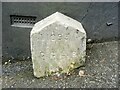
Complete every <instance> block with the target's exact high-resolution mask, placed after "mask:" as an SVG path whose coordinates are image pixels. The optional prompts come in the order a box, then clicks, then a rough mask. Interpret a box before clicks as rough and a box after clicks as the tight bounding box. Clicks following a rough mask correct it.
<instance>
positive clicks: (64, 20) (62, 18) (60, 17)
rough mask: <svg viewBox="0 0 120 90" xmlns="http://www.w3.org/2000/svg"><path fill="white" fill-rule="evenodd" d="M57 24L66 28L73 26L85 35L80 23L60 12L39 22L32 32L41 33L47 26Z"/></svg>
mask: <svg viewBox="0 0 120 90" xmlns="http://www.w3.org/2000/svg"><path fill="white" fill-rule="evenodd" d="M55 22H59V23H61V24H63V25H65V26H71V27H73V28H75V29H77V30H79V31H80V32H82V33H85V34H86V32H85V30H84V29H83V27H82V25H81V23H80V22H78V21H76V20H74V19H72V18H70V17H68V16H66V15H64V14H62V13H60V12H55V13H53V14H52V15H50V16H48V17H46V18H44V19H43V20H41V21H39V22H37V23H36V24H35V25H34V27H33V29H32V31H31V34H33V33H37V32H39V31H41V30H42V29H43V28H45V27H46V26H48V25H50V24H52V23H55Z"/></svg>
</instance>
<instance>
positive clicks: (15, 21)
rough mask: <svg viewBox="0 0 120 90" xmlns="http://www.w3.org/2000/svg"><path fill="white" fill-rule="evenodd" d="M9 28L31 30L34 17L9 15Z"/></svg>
mask: <svg viewBox="0 0 120 90" xmlns="http://www.w3.org/2000/svg"><path fill="white" fill-rule="evenodd" d="M10 20H11V26H15V27H25V28H32V27H33V26H34V24H35V20H36V17H35V16H19V15H10Z"/></svg>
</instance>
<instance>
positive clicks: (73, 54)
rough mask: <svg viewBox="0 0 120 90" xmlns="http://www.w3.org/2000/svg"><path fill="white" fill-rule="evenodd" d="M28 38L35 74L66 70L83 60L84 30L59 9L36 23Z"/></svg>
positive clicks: (65, 71) (41, 75) (49, 73)
mask: <svg viewBox="0 0 120 90" xmlns="http://www.w3.org/2000/svg"><path fill="white" fill-rule="evenodd" d="M30 39H31V40H30V41H31V54H32V62H33V69H34V75H35V76H36V77H43V76H48V75H51V74H52V73H56V72H60V73H68V72H70V70H73V69H74V68H77V67H79V66H81V65H83V64H84V62H85V55H86V32H85V31H84V29H83V27H82V25H81V24H80V23H79V22H78V21H76V20H74V19H72V18H70V17H67V16H65V15H63V14H61V13H59V12H56V13H54V14H52V15H50V16H48V17H47V18H45V19H43V20H41V21H39V22H38V23H36V24H35V26H34V27H33V29H32V31H31V35H30Z"/></svg>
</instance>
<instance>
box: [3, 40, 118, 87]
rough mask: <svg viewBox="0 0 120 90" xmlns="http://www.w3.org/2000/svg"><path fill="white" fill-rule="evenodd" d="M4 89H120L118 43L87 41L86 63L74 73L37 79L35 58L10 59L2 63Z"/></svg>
mask: <svg viewBox="0 0 120 90" xmlns="http://www.w3.org/2000/svg"><path fill="white" fill-rule="evenodd" d="M2 87H3V88H117V87H118V42H117V41H112V42H104V43H93V44H87V56H86V63H85V65H84V66H83V67H80V68H77V69H75V70H74V71H72V72H71V73H70V75H66V74H62V75H57V76H56V75H53V76H48V77H44V78H40V79H38V78H36V77H34V75H33V69H32V61H31V60H24V61H18V60H15V61H14V62H12V60H9V61H8V62H7V63H5V64H3V66H2Z"/></svg>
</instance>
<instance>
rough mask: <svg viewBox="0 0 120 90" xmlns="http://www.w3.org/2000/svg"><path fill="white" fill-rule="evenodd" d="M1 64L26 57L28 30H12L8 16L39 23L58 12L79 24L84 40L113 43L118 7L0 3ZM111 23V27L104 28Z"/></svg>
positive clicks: (27, 52)
mask: <svg viewBox="0 0 120 90" xmlns="http://www.w3.org/2000/svg"><path fill="white" fill-rule="evenodd" d="M2 4H3V5H2V10H3V11H2V26H3V28H2V51H3V61H5V60H6V59H9V58H12V59H14V58H16V59H17V60H18V59H19V60H22V59H24V58H27V57H30V56H31V53H30V31H31V28H19V27H12V26H11V25H10V15H25V16H26V15H27V16H36V17H37V19H36V21H39V20H41V19H43V18H45V17H47V16H48V15H50V14H52V13H54V12H56V11H58V12H61V13H63V14H65V15H68V16H70V17H72V18H74V19H76V20H78V21H80V22H81V23H82V25H83V26H84V28H85V30H86V32H87V36H88V38H90V39H92V40H93V41H94V42H103V41H111V40H116V39H117V37H118V3H117V2H109V3H105V2H104V3H98V2H97V3H94V2H81V3H78V2H76V3H68V2H63V3H62V2H61V3H58V2H56V3H48V2H46V3H42V2H41V3H35V2H34V3H30V2H29V3H25V2H24V3H20V2H19V3H17V2H16V3H15V2H3V3H2ZM109 23H112V25H107V24H109Z"/></svg>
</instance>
